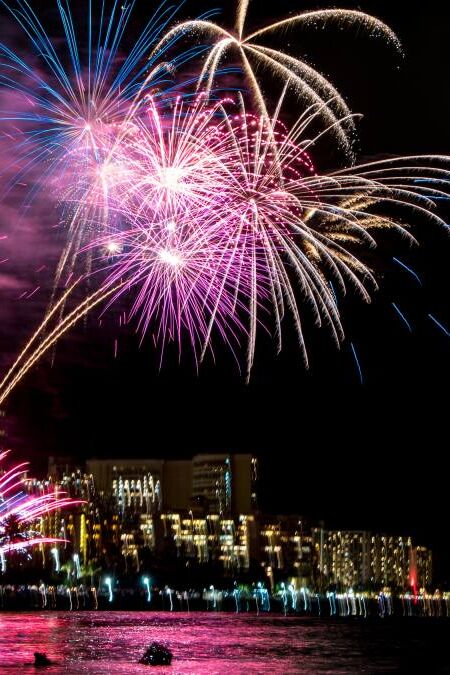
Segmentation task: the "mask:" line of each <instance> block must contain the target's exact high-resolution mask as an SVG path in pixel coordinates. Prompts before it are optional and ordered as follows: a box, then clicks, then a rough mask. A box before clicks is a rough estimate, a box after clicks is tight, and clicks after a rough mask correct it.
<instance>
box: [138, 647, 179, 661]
mask: <svg viewBox="0 0 450 675" xmlns="http://www.w3.org/2000/svg"><path fill="white" fill-rule="evenodd" d="M171 662H172V652H171V651H170V650H169V649H167V647H164V645H162V644H161V643H160V642H152V644H151V645H150V647H148V649H146V650H145V654H144V656H143V657H142V659H139V663H143V664H144V666H170V664H171Z"/></svg>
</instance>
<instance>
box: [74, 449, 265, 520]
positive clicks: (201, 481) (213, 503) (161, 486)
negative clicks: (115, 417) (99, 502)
mask: <svg viewBox="0 0 450 675" xmlns="http://www.w3.org/2000/svg"><path fill="white" fill-rule="evenodd" d="M86 468H87V472H88V474H92V475H93V477H94V479H95V484H96V486H97V490H98V491H99V492H100V493H102V494H104V495H107V494H111V495H113V496H114V498H115V500H116V502H117V504H118V507H119V509H120V510H121V511H122V512H125V510H127V509H128V510H133V511H135V512H136V513H138V512H141V513H144V512H145V513H150V512H152V511H153V510H157V511H161V510H163V511H170V510H186V511H189V510H190V509H195V510H197V511H200V512H205V513H207V512H210V513H219V514H223V515H233V514H235V515H238V514H241V513H247V514H248V513H252V512H253V511H254V510H255V507H256V503H257V500H256V479H257V464H256V459H255V458H253V457H252V456H251V455H249V454H247V455H233V454H215V455H212V454H210V455H195V457H194V458H193V459H192V460H162V459H120V460H119V459H117V460H111V459H103V460H99V459H93V460H88V462H87V463H86Z"/></svg>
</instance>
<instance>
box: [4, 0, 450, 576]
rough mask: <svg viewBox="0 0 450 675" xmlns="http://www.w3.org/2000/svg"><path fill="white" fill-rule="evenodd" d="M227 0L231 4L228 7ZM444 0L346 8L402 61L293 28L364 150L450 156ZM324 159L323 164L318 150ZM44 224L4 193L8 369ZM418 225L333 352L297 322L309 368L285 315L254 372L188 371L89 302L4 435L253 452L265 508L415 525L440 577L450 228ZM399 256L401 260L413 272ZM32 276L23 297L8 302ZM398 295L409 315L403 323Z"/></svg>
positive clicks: (89, 450) (81, 445)
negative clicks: (388, 40) (85, 315)
mask: <svg viewBox="0 0 450 675" xmlns="http://www.w3.org/2000/svg"><path fill="white" fill-rule="evenodd" d="M138 4H139V3H138ZM222 5H223V6H224V7H225V8H226V9H229V8H230V7H231V6H232V3H231V2H229V0H226V1H224V2H223V3H222ZM443 5H444V3H442V2H434V1H430V2H427V3H423V5H421V7H420V8H413V5H412V4H409V5H408V3H404V2H396V3H394V2H378V1H377V2H368V1H367V2H359V3H352V2H346V3H345V4H343V6H345V7H347V8H357V7H358V8H360V9H362V10H364V11H367V12H369V13H372V14H374V15H376V16H378V17H379V18H381V19H383V20H384V21H385V22H386V23H388V24H389V25H390V26H391V27H392V28H393V29H394V30H395V31H396V33H397V34H398V36H399V38H400V40H401V41H402V44H403V47H404V51H405V55H404V57H402V56H400V55H399V54H397V53H396V52H395V51H394V50H393V48H392V47H389V46H386V45H385V44H383V43H382V42H381V41H380V40H377V39H371V40H370V39H368V38H367V37H364V36H363V34H362V33H361V32H359V33H357V32H355V30H349V31H347V32H341V31H337V30H335V29H333V28H331V27H330V28H329V30H328V31H327V32H326V33H325V32H322V31H310V32H309V33H308V32H307V31H304V32H302V33H301V34H299V35H298V36H296V34H295V31H294V32H292V39H291V43H292V44H293V45H298V46H297V47H295V48H292V50H291V51H292V53H293V54H299V55H304V56H305V57H307V58H308V60H309V62H310V63H311V64H312V65H314V66H316V67H317V68H318V69H319V70H320V71H322V72H323V73H324V74H326V75H327V76H329V77H330V79H331V80H332V82H333V83H334V84H335V85H336V86H337V88H338V89H339V90H340V91H341V92H343V93H344V94H345V96H346V99H347V101H348V103H349V105H350V108H351V109H352V110H353V111H354V112H360V113H362V114H363V115H364V117H363V119H362V121H360V122H359V123H358V129H359V143H358V146H357V147H358V151H359V155H360V156H363V157H371V156H374V155H379V154H385V153H386V154H416V153H417V154H418V153H439V154H450V135H449V132H448V120H449V119H450V92H449V86H448V73H447V70H448V44H450V21H449V16H448V10H446V9H444V7H443ZM204 6H205V7H207V6H209V5H207V4H206V3H198V2H197V1H195V2H194V1H192V2H190V3H189V2H188V3H187V9H186V10H185V14H186V15H189V14H190V16H193V15H194V14H195V13H196V12H197V10H198V11H200V10H201V9H202V8H203V7H204ZM296 6H297V3H295V2H292V0H291V1H289V2H288V1H287V0H278V2H277V3H271V4H270V5H269V4H268V3H267V4H266V3H264V2H262V1H261V0H254V2H253V9H251V10H250V14H249V23H250V25H252V26H253V25H255V26H259V25H262V24H263V23H264V22H265V20H266V19H274V18H276V17H277V16H280V17H282V16H284V15H286V14H287V13H288V12H289V11H293V10H294V9H295V7H296ZM316 6H320V7H325V6H327V3H320V4H319V3H317V4H316V5H310V4H309V3H305V2H301V3H300V2H299V3H298V8H299V9H302V10H303V9H305V8H306V7H311V8H314V7H316ZM328 6H332V5H331V3H330V4H329V5H328ZM264 7H266V9H265V10H264V11H263V8H264ZM274 7H275V8H276V10H277V14H276V15H275V14H274ZM0 21H1V19H0ZM1 26H2V23H0V30H1ZM296 40H297V41H296ZM295 113H296V110H295V109H294V110H292V114H293V115H294V116H295ZM320 161H321V163H322V166H323V168H326V158H325V157H321V159H320ZM328 168H329V167H328ZM447 216H448V213H447ZM49 219H50V217H49V215H48V214H46V216H45V217H43V218H42V219H38V220H33V219H31V218H30V219H28V220H26V221H25V222H24V221H21V222H20V223H19V221H18V220H17V216H16V214H15V211H14V204H11V203H9V204H5V205H3V206H2V207H1V210H0V231H1V232H5V233H7V234H8V238H7V239H4V240H1V241H0V249H3V251H4V254H3V252H1V251H0V259H2V258H9V260H8V261H7V262H6V263H3V264H2V265H0V297H1V298H2V299H1V300H0V321H1V326H2V329H1V331H0V353H1V355H2V356H1V361H2V366H3V367H5V366H6V365H7V363H8V362H10V361H11V359H12V357H13V355H14V353H16V351H17V349H18V348H19V346H20V345H21V344H22V343H23V341H24V339H25V337H26V336H27V335H28V334H29V333H30V331H31V330H32V329H33V327H34V326H36V325H37V323H38V321H39V317H40V315H41V314H42V311H43V309H44V308H45V306H46V303H47V302H48V299H49V293H50V289H51V280H52V270H53V269H54V264H55V261H56V259H57V258H56V256H57V251H58V250H59V248H60V246H61V244H62V242H63V233H59V234H58V232H56V231H55V230H54V229H52V226H51V223H49ZM14 225H16V226H14ZM414 233H415V234H416V236H417V237H418V238H419V240H420V242H421V247H420V248H410V247H409V245H407V244H406V243H405V242H404V241H402V240H400V239H399V238H398V237H395V236H389V237H388V238H386V237H382V238H380V250H379V259H378V260H377V272H378V274H379V278H380V286H381V289H380V291H379V292H378V293H377V294H376V295H375V296H374V299H373V303H372V304H371V305H367V306H366V305H363V303H361V302H360V301H359V300H358V299H357V298H355V297H351V294H350V297H349V298H348V299H347V300H346V301H345V303H343V304H342V311H343V320H344V326H345V328H346V333H347V337H348V340H347V341H346V342H345V343H344V344H343V345H342V348H341V350H340V352H338V351H337V350H336V349H335V347H334V345H333V344H332V342H331V339H330V337H329V336H328V335H327V332H326V330H325V329H323V330H322V331H320V330H317V329H315V328H314V327H313V326H312V325H311V321H310V320H309V319H308V317H306V325H307V328H306V334H307V335H306V337H307V346H308V349H309V355H310V361H311V367H310V370H309V371H308V372H305V371H304V369H303V365H302V362H301V359H300V354H299V352H298V350H297V349H296V345H295V339H294V336H293V335H292V334H290V332H289V329H288V328H287V330H286V334H285V345H284V349H283V352H282V353H281V355H279V356H277V355H276V354H275V350H274V346H273V344H272V341H271V340H270V339H269V338H266V337H265V336H264V335H260V338H261V339H260V342H259V343H258V346H257V352H256V360H255V367H254V370H253V373H252V378H251V381H250V383H249V384H248V385H246V384H245V381H244V376H243V374H241V373H240V372H239V369H238V367H237V365H236V363H235V362H234V361H233V359H232V357H231V356H230V354H228V353H227V352H226V351H225V350H222V349H221V348H220V347H219V348H218V349H217V351H216V364H215V365H214V364H213V363H212V360H211V359H210V360H209V361H208V362H207V363H206V364H205V365H204V366H203V367H202V368H201V369H200V372H199V373H198V374H197V373H196V372H195V369H194V366H193V362H192V359H191V358H190V356H189V353H188V351H187V352H186V354H185V355H184V356H183V359H182V363H181V365H178V363H177V358H176V355H175V354H172V355H171V354H170V353H168V354H167V357H166V360H165V362H164V364H163V367H162V369H161V370H159V361H158V356H157V355H156V354H155V353H154V352H153V349H152V345H151V344H150V342H147V343H145V344H144V345H143V346H142V347H139V340H138V337H137V336H135V335H134V334H133V329H132V327H131V328H129V329H128V330H123V329H122V330H121V331H119V329H117V327H116V325H115V324H114V326H113V324H112V322H109V321H107V320H106V321H105V322H104V323H103V325H102V327H99V325H98V315H96V316H93V317H91V318H89V319H88V320H87V322H86V323H85V324H84V325H80V326H78V327H77V328H76V329H75V330H73V331H72V333H71V334H70V335H69V336H67V337H65V338H64V340H63V341H62V342H61V343H60V344H59V345H58V347H57V349H56V352H55V353H54V355H53V362H51V360H50V358H47V359H44V360H43V361H42V362H41V364H40V365H39V367H38V368H36V370H35V371H34V372H33V373H32V374H31V375H29V376H28V377H27V379H26V381H25V382H23V383H22V384H21V386H20V387H19V388H18V389H17V390H16V391H15V393H14V395H13V396H12V397H11V398H10V400H9V402H8V406H7V408H6V412H7V416H8V433H9V445H11V446H12V447H13V448H14V449H15V450H16V454H17V455H18V456H19V457H25V458H30V459H31V460H32V462H33V465H34V468H35V470H36V471H40V470H43V468H44V467H45V466H46V462H47V457H48V455H49V454H58V455H74V456H75V457H79V458H80V460H81V459H83V458H85V457H88V456H94V455H95V456H98V457H108V456H114V455H115V456H127V457H131V456H136V457H138V456H154V457H183V456H189V455H190V454H192V453H194V452H202V451H210V450H217V451H235V452H248V451H251V452H254V453H256V454H257V455H258V456H259V458H260V463H261V483H260V488H259V492H260V503H261V506H262V508H265V509H267V510H269V511H272V512H289V511H292V512H297V513H302V514H305V515H309V516H311V517H313V518H317V519H323V520H324V521H325V523H326V525H328V526H330V527H343V528H345V527H348V528H366V529H369V528H373V529H377V530H380V531H386V532H393V533H399V534H400V533H407V534H409V533H411V534H413V535H415V536H416V537H417V541H418V543H424V544H426V545H430V546H432V547H433V548H434V549H435V550H436V553H437V556H438V558H439V560H438V569H437V572H438V576H439V577H440V578H446V579H448V580H449V581H450V548H449V546H450V545H449V543H448V542H449V538H448V523H447V513H448V486H447V478H448V469H449V460H448V414H449V412H448V393H447V392H448V381H449V369H448V362H449V361H448V353H449V344H450V343H449V340H448V337H446V335H445V334H444V333H443V332H442V331H440V330H439V328H438V327H437V326H436V325H435V324H433V322H432V321H431V320H430V318H429V317H428V314H429V313H431V314H432V315H433V316H435V317H437V318H438V319H439V320H440V321H441V322H442V323H443V324H444V325H446V326H448V325H449V324H450V317H449V314H448V303H447V302H446V299H447V296H448V272H447V270H448V263H447V261H448V253H449V247H448V235H447V234H446V233H445V232H443V231H442V230H439V228H438V227H436V226H435V225H430V224H429V223H427V222H420V221H418V222H417V226H416V227H415V229H414ZM377 255H378V252H377ZM393 256H396V257H398V258H399V259H401V260H403V261H405V262H406V263H407V264H408V265H409V266H411V267H412V268H413V269H414V270H415V272H416V273H417V274H418V275H419V277H420V280H421V284H419V283H418V282H417V280H415V279H414V277H412V275H410V274H408V273H407V272H406V271H405V270H403V269H402V268H401V267H400V266H399V265H397V264H395V263H394V262H393V261H392V257H393ZM43 265H46V268H45V269H41V267H42V266H43ZM37 270H39V271H37ZM37 286H40V288H39V291H37V292H36V294H34V295H33V296H32V297H31V298H29V300H21V301H20V302H18V301H17V298H18V296H19V295H20V294H21V293H22V292H23V291H24V290H28V291H30V292H31V291H32V290H33V289H34V288H35V287H37ZM392 302H395V303H396V304H397V306H398V307H399V308H401V310H402V311H403V312H404V313H405V315H406V316H407V317H408V320H409V321H410V323H411V325H412V328H413V331H412V333H411V334H410V333H409V332H408V329H407V327H406V326H405V324H404V323H403V322H402V321H401V320H400V319H399V317H398V315H396V313H395V310H394V309H393V307H392ZM116 337H117V338H118V339H119V343H118V345H119V350H118V358H117V359H114V338H116ZM350 342H351V343H353V345H354V347H355V349H356V351H357V354H358V357H359V360H360V364H361V369H362V375H363V383H362V384H361V383H360V380H359V374H358V370H357V368H356V364H355V361H354V358H353V355H352V350H351V347H350ZM52 363H53V365H52Z"/></svg>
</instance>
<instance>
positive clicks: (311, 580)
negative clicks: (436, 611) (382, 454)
mask: <svg viewBox="0 0 450 675" xmlns="http://www.w3.org/2000/svg"><path fill="white" fill-rule="evenodd" d="M51 466H52V467H53V471H52V475H51V476H50V477H49V478H48V479H47V480H43V481H38V480H35V479H28V480H27V482H26V485H27V490H28V491H29V492H30V493H33V494H37V495H41V494H45V493H46V492H47V491H49V490H50V489H55V490H56V491H61V492H66V493H67V494H68V495H69V496H71V497H73V498H77V499H82V500H84V502H85V503H83V504H81V505H79V506H77V507H76V508H74V509H72V510H71V511H70V512H64V513H63V512H54V513H51V514H48V515H47V516H44V517H42V518H41V519H40V522H39V523H38V529H39V530H40V531H41V532H42V534H45V535H47V536H52V537H62V538H66V539H68V540H69V541H70V543H68V544H65V545H64V546H61V547H60V551H59V554H60V559H61V562H63V560H64V557H65V558H66V559H67V558H69V559H70V557H71V556H73V555H77V556H78V557H79V560H80V564H81V566H82V568H83V569H84V570H86V569H87V568H88V567H89V566H90V567H91V568H102V567H103V568H105V567H111V566H114V567H115V568H116V569H119V570H124V571H127V572H136V573H137V572H139V571H140V570H141V569H142V564H144V565H148V564H151V565H156V567H158V565H162V566H163V569H167V565H169V567H170V565H172V564H173V565H175V567H174V569H181V568H185V567H186V566H188V567H192V568H196V569H201V568H202V566H204V568H205V570H206V569H211V571H213V573H214V574H220V573H222V574H223V576H224V577H229V578H233V577H235V575H241V574H246V573H250V574H251V577H250V578H259V579H260V580H261V581H265V582H266V584H267V586H268V587H269V588H272V589H273V590H274V589H275V588H276V586H277V584H279V583H286V582H287V581H288V582H289V583H290V584H292V585H293V587H294V588H297V589H299V588H301V587H310V588H316V589H317V590H320V591H323V592H325V591H326V590H327V589H328V588H333V587H334V588H336V587H338V588H340V589H343V590H346V589H350V588H354V589H355V590H356V589H364V590H371V589H372V590H376V589H379V588H385V587H389V588H391V589H392V590H394V591H396V590H400V589H407V590H411V589H413V590H416V589H420V588H429V587H430V584H431V581H432V556H431V552H430V551H429V550H428V549H426V548H425V547H423V546H416V545H415V544H414V543H413V542H412V540H411V537H406V536H393V535H383V534H378V533H373V532H368V531H364V530H359V531H349V530H325V529H324V528H323V527H321V528H314V529H312V528H311V525H310V524H309V523H308V522H307V521H305V520H304V519H303V518H300V517H299V516H287V515H276V516H269V515H265V514H261V513H258V512H257V511H256V510H255V509H254V507H255V505H256V490H255V482H256V477H257V463H256V460H254V458H252V457H251V455H226V454H223V455H217V454H214V455H213V454H209V455H196V456H195V457H194V458H193V459H192V460H170V461H165V460H133V459H129V460H92V461H89V462H88V463H87V467H88V471H87V472H83V471H82V470H80V469H77V470H75V469H74V470H71V467H72V464H71V462H70V461H68V460H67V461H66V460H65V459H64V458H63V459H58V458H56V459H55V458H53V460H52V465H51ZM66 470H67V471H66ZM239 507H240V508H239ZM43 556H44V557H45V555H44V553H43ZM47 559H51V558H50V556H47ZM143 561H144V562H143ZM146 561H147V562H146ZM149 561H151V562H150V563H149ZM176 565H181V568H180V567H178V568H177V567H176ZM164 566H166V568H164ZM208 566H212V567H210V568H209V567H208ZM246 578H249V577H248V576H247V577H246Z"/></svg>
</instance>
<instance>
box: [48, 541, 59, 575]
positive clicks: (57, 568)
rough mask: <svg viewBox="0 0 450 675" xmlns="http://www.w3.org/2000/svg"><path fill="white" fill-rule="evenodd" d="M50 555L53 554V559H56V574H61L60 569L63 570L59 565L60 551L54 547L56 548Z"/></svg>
mask: <svg viewBox="0 0 450 675" xmlns="http://www.w3.org/2000/svg"><path fill="white" fill-rule="evenodd" d="M50 553H51V554H52V556H53V558H54V560H55V572H59V571H60V569H61V565H60V563H59V551H58V549H57V548H56V546H54V547H53V548H52V549H51V550H50Z"/></svg>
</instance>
